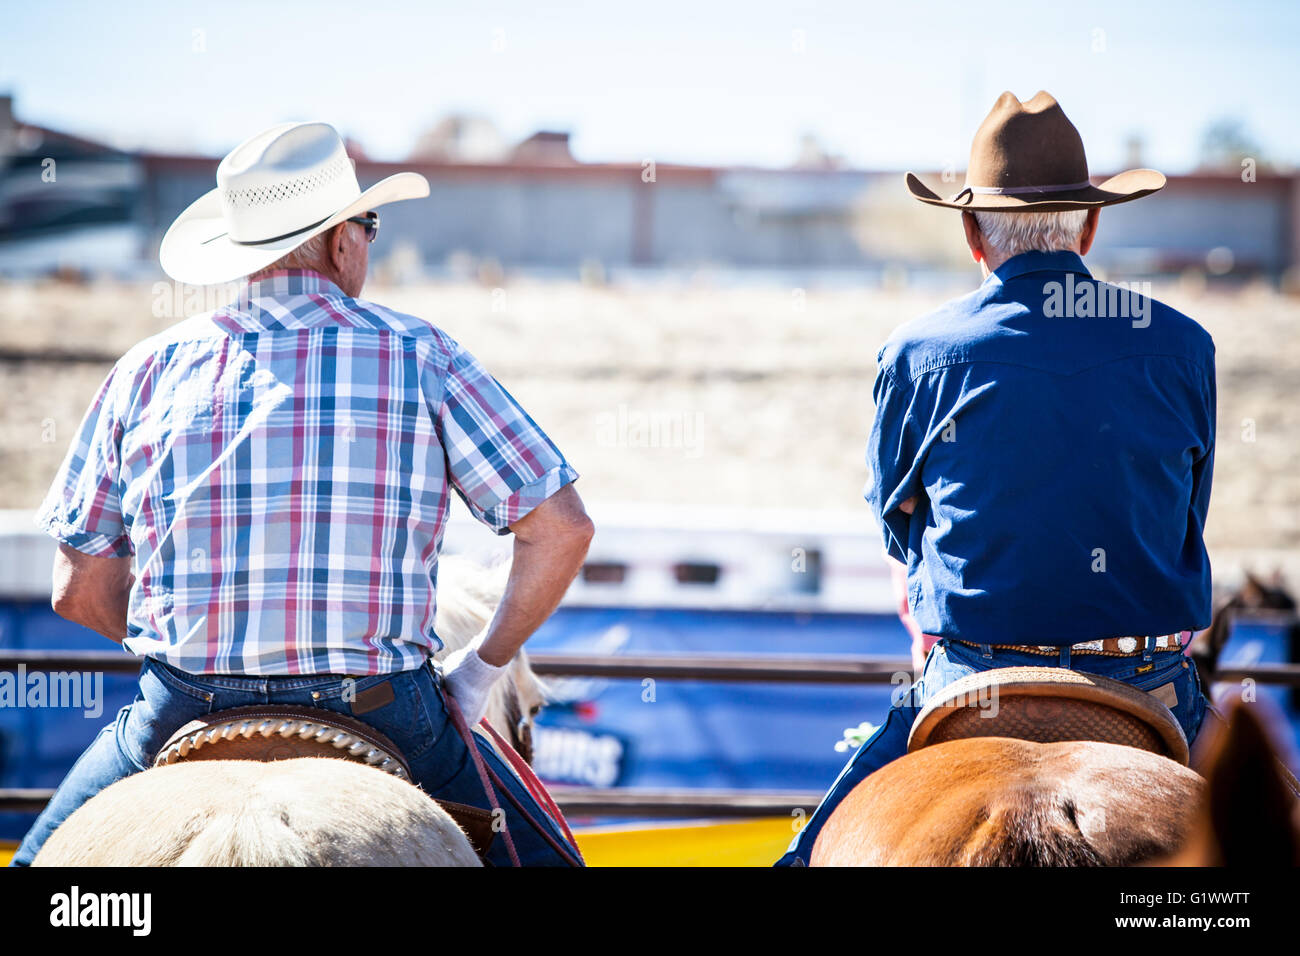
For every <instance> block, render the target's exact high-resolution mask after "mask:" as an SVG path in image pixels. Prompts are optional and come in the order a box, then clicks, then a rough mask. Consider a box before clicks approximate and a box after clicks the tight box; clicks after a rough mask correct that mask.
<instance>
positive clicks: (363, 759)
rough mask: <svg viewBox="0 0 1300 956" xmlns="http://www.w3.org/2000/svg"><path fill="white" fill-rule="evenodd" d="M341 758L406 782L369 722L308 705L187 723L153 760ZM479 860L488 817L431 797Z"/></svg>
mask: <svg viewBox="0 0 1300 956" xmlns="http://www.w3.org/2000/svg"><path fill="white" fill-rule="evenodd" d="M294 757H335V758H338V757H341V758H343V759H344V760H354V761H357V762H359V763H364V764H367V765H369V766H371V767H375V768H376V769H378V770H382V771H384V772H385V773H390V774H392V775H393V776H394V777H397V778H398V779H399V780H405V781H406V782H407V783H410V782H411V768H410V765H409V764H408V763H407V761H406V758H405V757H404V756H403V755H402V752H401V751H400V750H399V749H398V748H397V745H396V744H394V743H393V742H392V741H391V740H390V739H389V738H388V737H387V736H385V735H384V734H382V733H380V732H379V731H378V730H376V729H375V728H374V727H371V726H370V725H369V724H365V723H362V722H361V721H359V720H357V719H355V718H353V717H348V716H346V715H345V714H336V713H333V712H332V711H325V710H316V709H313V708H310V707H285V706H253V707H234V708H231V709H230V710H221V711H217V712H216V713H212V714H207V715H206V716H203V717H200V718H199V719H197V720H191V721H190V722H189V723H188V724H186V725H185V726H184V727H181V728H180V729H179V730H177V731H176V732H175V733H173V734H172V735H171V737H169V738H168V740H167V742H166V743H165V744H163V746H162V748H161V749H160V750H159V751H158V756H157V757H156V758H154V766H155V767H162V766H166V765H168V764H173V763H179V762H181V761H185V760H256V761H259V762H262V763H266V762H269V761H272V760H288V759H291V758H294ZM434 802H436V803H437V804H438V805H439V806H441V807H442V808H443V809H444V810H446V811H447V814H448V815H449V816H450V817H451V818H452V819H453V820H455V821H456V823H457V825H458V826H459V827H460V828H461V829H462V830H464V831H465V835H466V836H467V837H468V838H469V842H470V846H472V847H473V848H474V852H475V853H477V854H478V855H479V858H480V859H483V858H485V856H486V854H487V851H488V847H490V846H491V845H492V838H493V837H494V836H495V835H496V831H495V830H494V828H493V826H492V822H493V821H492V814H491V813H490V812H489V811H487V810H482V809H480V808H478V807H471V806H467V805H466V804H463V803H455V802H454V801H451V800H439V799H437V798H436V797H435V798H434Z"/></svg>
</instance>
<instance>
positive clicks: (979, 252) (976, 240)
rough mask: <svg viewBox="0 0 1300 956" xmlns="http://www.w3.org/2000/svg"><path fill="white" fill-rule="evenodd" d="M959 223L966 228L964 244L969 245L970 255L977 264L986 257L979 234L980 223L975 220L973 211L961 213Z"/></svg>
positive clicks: (981, 237)
mask: <svg viewBox="0 0 1300 956" xmlns="http://www.w3.org/2000/svg"><path fill="white" fill-rule="evenodd" d="M961 225H962V228H963V229H965V230H966V245H968V246H970V257H971V258H972V259H974V260H975V262H976V264H977V265H978V264H979V263H981V262H983V261H984V259H985V258H986V257H985V255H984V239H983V236H981V235H980V224H979V223H978V222H976V221H975V214H974V213H973V212H964V213H962V214H961Z"/></svg>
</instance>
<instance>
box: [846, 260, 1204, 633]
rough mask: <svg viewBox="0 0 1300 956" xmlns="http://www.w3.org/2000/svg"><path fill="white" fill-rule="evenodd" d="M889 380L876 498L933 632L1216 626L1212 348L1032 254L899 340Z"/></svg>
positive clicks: (1173, 321)
mask: <svg viewBox="0 0 1300 956" xmlns="http://www.w3.org/2000/svg"><path fill="white" fill-rule="evenodd" d="M877 366H878V373H877V376H876V383H875V399H876V415H875V422H874V424H873V426H872V430H871V436H870V439H869V442H868V448H867V464H868V466H869V469H870V471H871V475H872V477H871V479H870V480H869V481H868V484H867V488H866V497H867V500H868V501H869V502H870V504H871V507H872V509H873V511H874V512H875V515H876V518H877V520H878V521H879V522H880V525H881V528H882V529H883V533H884V539H885V546H886V549H887V550H888V552H889V554H890V555H892V556H893V557H895V558H897V559H898V560H900V561H902V562H904V563H906V564H907V572H908V575H907V577H908V598H909V602H910V605H911V609H912V613H913V615H914V616H915V617H916V620H917V623H918V624H919V625H920V627H921V629H922V630H923V631H924V632H925V633H927V634H937V635H940V636H943V637H950V638H958V639H961V640H967V641H973V642H977V643H1017V644H1050V645H1061V644H1072V643H1077V642H1079V641H1085V640H1094V639H1099V638H1105V637H1120V636H1126V635H1146V634H1168V633H1172V632H1175V631H1178V630H1183V629H1190V628H1200V627H1205V626H1207V625H1208V624H1209V622H1210V563H1209V557H1208V555H1207V554H1206V551H1205V545H1204V542H1203V540H1202V530H1203V528H1204V526H1205V516H1206V510H1207V509H1208V507H1209V501H1210V478H1211V473H1212V471H1213V463H1214V439H1215V381H1214V343H1213V342H1212V340H1211V339H1210V336H1209V333H1207V332H1206V331H1205V330H1204V329H1202V328H1201V327H1200V326H1199V325H1198V324H1197V323H1196V322H1194V321H1193V320H1192V319H1190V318H1188V317H1187V316H1185V315H1182V314H1181V313H1179V312H1176V311H1175V310H1173V309H1171V308H1169V307H1168V306H1165V305H1163V304H1161V303H1159V302H1156V301H1155V300H1153V299H1150V298H1148V297H1146V296H1143V295H1139V294H1137V293H1136V292H1133V293H1131V294H1130V293H1129V292H1128V291H1125V290H1122V289H1120V288H1118V287H1116V286H1114V285H1107V284H1105V283H1102V282H1098V281H1096V280H1094V279H1092V278H1091V276H1090V275H1089V273H1088V270H1087V269H1086V267H1085V266H1084V264H1083V260H1082V259H1080V258H1079V256H1077V255H1075V254H1074V253H1072V252H1051V253H1040V252H1031V253H1025V254H1022V255H1019V256H1016V257H1014V258H1012V259H1010V260H1008V261H1007V262H1005V263H1004V264H1003V265H1002V266H1001V267H1000V268H999V269H998V270H997V271H996V272H995V273H993V274H992V275H990V276H989V277H988V278H987V279H986V280H985V281H984V283H983V284H982V285H981V286H980V287H979V288H978V289H977V290H976V291H974V292H972V293H971V294H970V295H967V296H964V297H962V298H960V299H955V300H953V301H951V302H948V303H946V304H945V305H943V306H942V307H940V308H939V309H938V310H937V311H935V312H933V313H931V314H930V315H927V316H924V317H922V318H920V319H916V320H914V321H912V322H908V323H906V324H904V325H903V326H901V327H899V328H898V329H897V330H895V332H894V333H893V335H891V336H890V337H889V339H888V341H887V342H886V343H885V345H884V347H883V348H881V350H880V353H879V355H878V357H877ZM913 496H915V497H916V498H917V506H916V509H915V511H914V513H913V514H911V515H907V514H904V513H903V512H902V511H901V510H899V507H898V506H899V505H900V504H902V503H903V502H904V501H906V500H907V499H908V498H911V497H913Z"/></svg>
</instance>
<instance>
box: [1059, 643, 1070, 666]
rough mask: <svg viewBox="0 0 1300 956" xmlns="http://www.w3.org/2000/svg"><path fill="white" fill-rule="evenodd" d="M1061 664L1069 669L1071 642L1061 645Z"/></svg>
mask: <svg viewBox="0 0 1300 956" xmlns="http://www.w3.org/2000/svg"><path fill="white" fill-rule="evenodd" d="M1061 666H1062V667H1064V668H1067V669H1068V668H1069V666H1070V645H1069V644H1064V645H1062V646H1061Z"/></svg>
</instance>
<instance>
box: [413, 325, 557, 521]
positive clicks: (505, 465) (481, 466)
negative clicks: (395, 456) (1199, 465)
mask: <svg viewBox="0 0 1300 956" xmlns="http://www.w3.org/2000/svg"><path fill="white" fill-rule="evenodd" d="M437 427H438V437H439V440H440V441H441V442H442V447H443V450H444V452H445V454H446V456H447V475H448V479H449V480H450V482H451V484H452V487H454V488H455V489H456V492H457V494H459V495H460V497H461V499H462V500H463V501H464V502H465V504H466V505H467V506H468V507H469V510H470V512H471V513H472V514H473V515H474V517H476V518H477V519H478V520H479V521H482V522H483V523H484V524H485V525H487V526H488V527H490V528H492V529H493V530H494V531H496V533H497V534H505V533H506V532H508V531H509V530H510V525H512V524H514V523H515V522H516V521H518V520H519V519H520V518H522V517H524V515H526V514H528V512H530V511H532V510H533V509H534V508H536V507H537V506H538V505H539V504H541V503H542V502H543V501H545V500H546V499H547V498H549V497H551V496H552V495H553V494H555V493H556V492H557V491H559V490H560V489H561V488H563V487H564V486H565V485H567V484H569V483H571V482H573V481H575V480H577V478H578V473H577V472H576V471H574V470H573V468H572V467H570V466H569V463H568V462H567V461H565V460H564V456H563V455H562V454H560V450H559V449H558V448H556V447H555V445H554V444H553V443H552V442H551V440H550V439H549V438H547V437H546V433H545V432H543V431H542V430H541V428H539V427H538V425H537V423H536V422H534V421H533V420H532V418H530V417H529V416H528V413H527V412H525V411H524V410H523V408H522V407H520V405H519V403H518V402H516V401H515V399H514V397H513V396H512V395H511V394H510V393H509V392H507V391H506V390H505V388H504V387H502V385H501V383H500V382H498V381H497V380H496V379H494V378H493V377H492V376H491V375H489V374H488V372H487V370H486V369H485V368H483V366H482V365H481V364H480V363H479V361H478V360H477V359H476V358H474V356H473V355H471V354H470V353H469V352H467V351H466V350H465V349H463V348H457V350H456V351H455V353H454V354H453V356H452V358H451V362H450V363H449V365H448V369H447V374H446V377H445V379H444V381H443V389H442V403H441V405H440V406H439V408H438V412H437Z"/></svg>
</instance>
